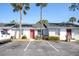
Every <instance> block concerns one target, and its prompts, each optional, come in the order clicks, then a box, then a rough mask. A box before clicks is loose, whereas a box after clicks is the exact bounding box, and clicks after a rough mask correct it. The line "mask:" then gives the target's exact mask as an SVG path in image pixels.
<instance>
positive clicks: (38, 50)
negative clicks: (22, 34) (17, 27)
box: [0, 40, 79, 56]
mask: <svg viewBox="0 0 79 59" xmlns="http://www.w3.org/2000/svg"><path fill="white" fill-rule="evenodd" d="M0 56H79V44H77V43H75V42H70V43H68V42H59V43H55V42H51V41H42V40H41V41H27V42H19V41H17V42H10V43H7V44H3V45H0Z"/></svg>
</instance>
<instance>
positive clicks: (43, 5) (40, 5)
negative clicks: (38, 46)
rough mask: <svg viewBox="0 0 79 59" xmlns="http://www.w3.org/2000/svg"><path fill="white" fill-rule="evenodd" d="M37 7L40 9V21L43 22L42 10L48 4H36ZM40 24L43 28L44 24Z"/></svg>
mask: <svg viewBox="0 0 79 59" xmlns="http://www.w3.org/2000/svg"><path fill="white" fill-rule="evenodd" d="M36 6H37V7H40V21H41V20H42V9H43V8H44V7H46V6H47V3H36ZM40 24H41V26H42V22H41V23H40ZM41 26H40V29H41ZM41 32H42V29H41ZM40 37H41V38H42V36H41V35H40Z"/></svg>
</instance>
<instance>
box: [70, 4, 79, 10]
mask: <svg viewBox="0 0 79 59" xmlns="http://www.w3.org/2000/svg"><path fill="white" fill-rule="evenodd" d="M69 10H70V11H76V10H79V3H72V4H71V5H70V6H69Z"/></svg>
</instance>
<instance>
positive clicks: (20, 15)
mask: <svg viewBox="0 0 79 59" xmlns="http://www.w3.org/2000/svg"><path fill="white" fill-rule="evenodd" d="M20 5H21V3H20ZM21 30H22V10H21V9H20V31H19V39H21V33H22V31H21Z"/></svg>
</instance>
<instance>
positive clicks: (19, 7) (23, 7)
mask: <svg viewBox="0 0 79 59" xmlns="http://www.w3.org/2000/svg"><path fill="white" fill-rule="evenodd" d="M11 6H12V7H13V12H18V11H19V13H20V30H19V31H20V32H19V39H21V33H22V32H21V29H22V12H23V13H24V15H26V14H27V11H28V10H29V9H30V4H29V3H11Z"/></svg>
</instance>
